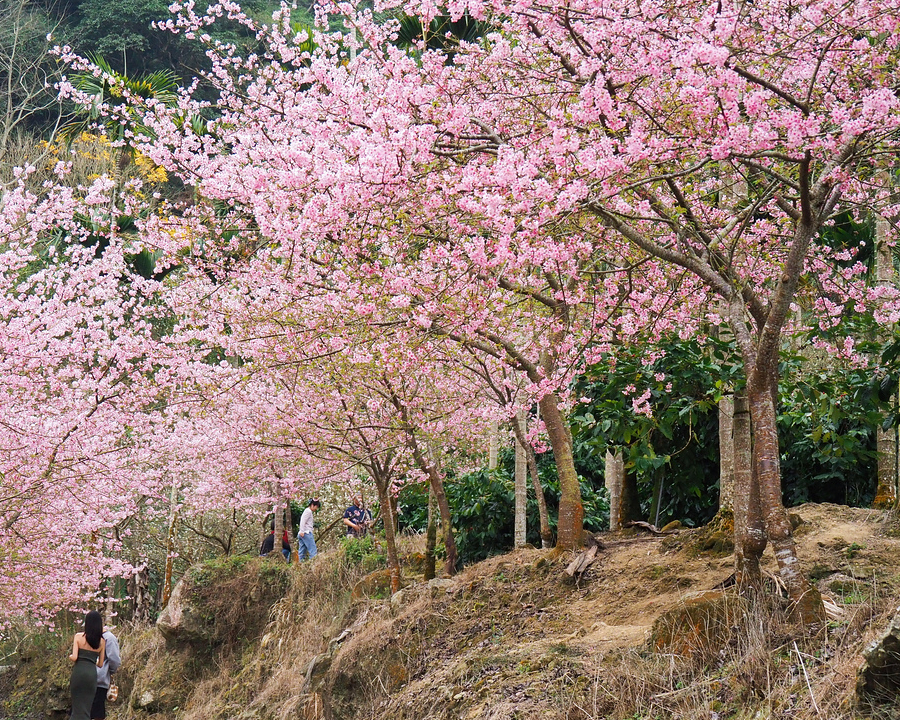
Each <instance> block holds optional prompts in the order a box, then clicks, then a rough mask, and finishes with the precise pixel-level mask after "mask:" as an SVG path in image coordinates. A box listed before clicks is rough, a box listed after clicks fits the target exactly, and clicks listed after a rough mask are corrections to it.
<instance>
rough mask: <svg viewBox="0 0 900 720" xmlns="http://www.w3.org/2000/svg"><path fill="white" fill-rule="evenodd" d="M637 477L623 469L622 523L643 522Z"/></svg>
mask: <svg viewBox="0 0 900 720" xmlns="http://www.w3.org/2000/svg"><path fill="white" fill-rule="evenodd" d="M642 519H643V518H642V516H641V498H640V496H639V495H638V484H637V475H635V474H634V473H633V472H628V471H627V470H625V468H624V465H623V467H622V523H623V524H624V523H627V522H631V521H632V520H642Z"/></svg>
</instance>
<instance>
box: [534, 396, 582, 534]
mask: <svg viewBox="0 0 900 720" xmlns="http://www.w3.org/2000/svg"><path fill="white" fill-rule="evenodd" d="M539 406H540V408H541V417H542V418H543V419H544V426H545V427H546V428H547V435H548V437H549V438H550V447H551V448H552V449H553V459H554V460H555V461H556V472H557V473H558V475H559V487H560V493H561V497H560V500H559V517H558V519H557V539H556V546H557V547H558V548H559V549H561V550H576V549H578V548H580V547H581V546H582V545H583V544H584V538H583V533H584V506H583V505H582V503H581V486H580V485H579V484H578V473H577V472H576V471H575V458H574V456H573V455H572V434H571V432H570V431H569V426H568V424H567V423H566V420H565V418H564V417H563V414H562V412H560V409H559V402H558V400H557V397H556V395H555V394H554V393H548V394H546V395H544V397H542V398H541V400H540V403H539Z"/></svg>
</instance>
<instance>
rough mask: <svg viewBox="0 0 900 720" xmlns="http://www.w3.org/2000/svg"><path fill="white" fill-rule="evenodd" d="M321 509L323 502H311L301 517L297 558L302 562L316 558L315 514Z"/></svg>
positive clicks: (314, 500)
mask: <svg viewBox="0 0 900 720" xmlns="http://www.w3.org/2000/svg"><path fill="white" fill-rule="evenodd" d="M320 507H322V503H321V502H319V501H318V500H316V499H313V500H310V501H309V505H307V506H306V508H305V509H304V510H303V514H302V515H301V516H300V528H299V529H298V531H297V557H298V558H299V559H300V560H306V559H309V558H314V557H315V556H316V553H317V552H318V551H317V550H316V539H315V537H313V513H314V512H316V511H317V510H318V509H319V508H320Z"/></svg>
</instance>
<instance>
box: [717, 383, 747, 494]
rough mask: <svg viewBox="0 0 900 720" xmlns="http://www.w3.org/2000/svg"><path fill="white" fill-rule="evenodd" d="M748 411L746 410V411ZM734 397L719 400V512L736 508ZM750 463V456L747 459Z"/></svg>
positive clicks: (724, 397)
mask: <svg viewBox="0 0 900 720" xmlns="http://www.w3.org/2000/svg"><path fill="white" fill-rule="evenodd" d="M745 411H746V410H745ZM733 418H734V396H733V395H724V396H723V397H722V399H721V400H719V510H720V511H721V510H732V509H733V508H734V486H735V477H734V464H735V454H736V445H735V443H736V438H735V436H734V426H733ZM747 460H748V462H749V456H748V458H747Z"/></svg>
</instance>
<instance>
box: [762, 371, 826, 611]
mask: <svg viewBox="0 0 900 720" xmlns="http://www.w3.org/2000/svg"><path fill="white" fill-rule="evenodd" d="M773 376H774V368H771V369H770V371H769V372H764V368H759V367H757V368H754V372H751V373H748V382H747V399H748V400H749V402H750V420H751V423H752V426H753V465H754V470H755V471H756V473H757V479H758V487H759V498H760V505H761V507H762V514H763V518H764V519H765V523H766V535H767V536H768V540H769V542H770V543H771V544H772V550H773V551H774V552H775V559H776V560H777V562H778V568H779V571H780V573H781V579H782V580H783V581H784V585H785V587H786V588H787V592H788V596H789V597H790V599H791V602H792V603H793V607H792V613H793V614H794V616H795V617H796V618H797V619H799V620H800V621H801V622H802V623H803V624H804V625H806V626H820V625H821V624H822V623H823V622H824V621H825V608H824V605H823V604H822V596H821V595H820V594H819V591H818V590H816V588H815V587H813V586H812V585H811V584H810V582H809V580H808V579H807V577H806V575H805V574H804V573H803V569H802V567H801V566H800V561H799V559H798V558H797V548H796V545H795V543H794V538H793V534H792V531H791V523H790V520H789V519H788V514H787V510H785V508H784V504H783V503H782V499H781V468H780V462H779V449H778V428H777V425H776V415H775V403H774V401H773V386H774V380H773V379H772V378H773Z"/></svg>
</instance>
